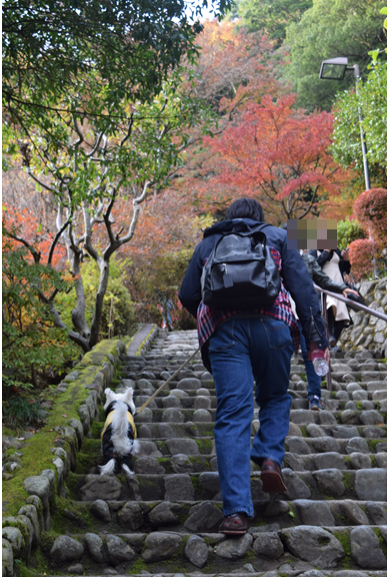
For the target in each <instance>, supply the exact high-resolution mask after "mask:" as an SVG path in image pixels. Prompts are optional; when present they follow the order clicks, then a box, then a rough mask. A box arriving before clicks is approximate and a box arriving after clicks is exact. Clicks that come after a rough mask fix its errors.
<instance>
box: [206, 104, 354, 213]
mask: <svg viewBox="0 0 387 580" xmlns="http://www.w3.org/2000/svg"><path fill="white" fill-rule="evenodd" d="M295 101H296V95H294V94H290V95H287V96H284V97H282V98H279V99H278V100H277V101H275V100H274V99H273V98H272V97H271V96H270V95H267V96H265V97H263V99H262V101H261V103H254V104H251V105H250V106H249V107H248V109H247V110H246V112H245V113H244V114H243V117H242V118H241V120H240V121H239V122H238V123H237V124H236V125H235V126H231V127H229V128H228V129H227V130H226V131H225V132H224V133H223V134H222V135H221V136H220V137H216V138H213V139H210V138H207V139H206V142H207V143H208V144H209V145H211V147H212V148H213V150H214V151H216V152H218V153H219V154H220V155H221V157H222V164H221V171H220V172H219V175H218V176H217V178H216V181H217V182H218V183H220V184H224V185H226V186H231V187H234V188H237V189H238V190H239V192H243V195H246V196H254V197H258V198H259V200H260V201H261V203H262V205H263V207H264V209H265V210H266V211H267V212H268V213H269V214H271V216H273V217H274V218H277V220H278V217H279V216H280V217H281V218H282V220H284V219H286V218H298V219H300V218H303V217H305V216H307V215H308V214H309V215H313V214H316V212H317V206H318V204H319V203H321V200H324V198H327V196H335V195H339V193H340V188H341V187H342V186H343V185H344V184H345V183H346V181H347V180H348V173H346V172H345V171H344V170H343V169H342V168H340V166H339V165H338V164H337V163H335V162H334V160H333V158H332V156H331V155H330V154H329V153H328V147H329V145H330V143H331V133H332V129H333V117H332V115H331V114H330V113H327V112H315V113H313V114H310V115H307V114H305V112H304V111H303V110H301V109H298V110H294V109H293V108H292V107H293V105H294V103H295Z"/></svg>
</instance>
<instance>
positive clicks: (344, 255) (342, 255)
mask: <svg viewBox="0 0 387 580" xmlns="http://www.w3.org/2000/svg"><path fill="white" fill-rule="evenodd" d="M341 257H342V258H343V260H345V261H346V262H349V251H348V249H346V250H343V251H342V252H341Z"/></svg>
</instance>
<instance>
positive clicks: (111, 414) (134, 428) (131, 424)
mask: <svg viewBox="0 0 387 580" xmlns="http://www.w3.org/2000/svg"><path fill="white" fill-rule="evenodd" d="M113 415H114V409H113V411H110V413H109V415H108V416H107V417H106V421H105V425H104V427H103V431H102V433H101V440H102V439H103V436H104V435H105V431H106V429H107V428H108V427H109V425H110V423H111V422H112V421H113ZM126 418H127V419H128V421H129V424H130V426H131V427H132V429H133V436H134V438H135V439H137V429H136V425H135V424H134V421H133V417H132V415H131V413H129V411H127V412H126Z"/></svg>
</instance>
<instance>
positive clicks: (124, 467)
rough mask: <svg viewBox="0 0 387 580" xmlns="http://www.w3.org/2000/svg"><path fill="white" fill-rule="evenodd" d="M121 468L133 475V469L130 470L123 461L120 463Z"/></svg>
mask: <svg viewBox="0 0 387 580" xmlns="http://www.w3.org/2000/svg"><path fill="white" fill-rule="evenodd" d="M122 470H123V471H124V472H125V473H127V474H128V475H134V471H131V469H129V467H128V466H127V465H125V463H123V464H122Z"/></svg>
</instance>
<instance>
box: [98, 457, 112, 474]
mask: <svg viewBox="0 0 387 580" xmlns="http://www.w3.org/2000/svg"><path fill="white" fill-rule="evenodd" d="M98 467H99V469H100V472H101V475H113V473H114V470H115V468H116V462H115V460H114V459H111V460H110V461H108V463H107V464H106V465H98Z"/></svg>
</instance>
